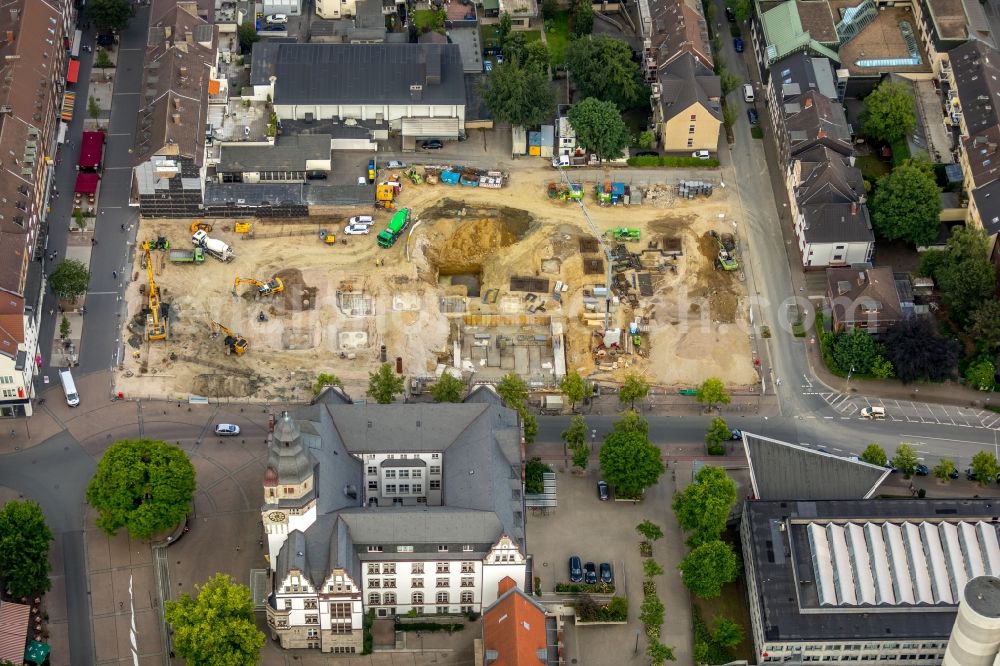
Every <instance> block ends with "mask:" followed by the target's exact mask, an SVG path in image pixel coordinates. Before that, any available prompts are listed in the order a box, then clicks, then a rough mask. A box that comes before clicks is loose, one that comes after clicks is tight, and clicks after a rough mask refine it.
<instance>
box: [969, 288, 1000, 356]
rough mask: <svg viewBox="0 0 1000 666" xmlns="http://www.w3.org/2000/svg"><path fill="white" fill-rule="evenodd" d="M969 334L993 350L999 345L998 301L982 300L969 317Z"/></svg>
mask: <svg viewBox="0 0 1000 666" xmlns="http://www.w3.org/2000/svg"><path fill="white" fill-rule="evenodd" d="M970 321H971V324H970V326H969V335H970V336H972V337H973V338H974V339H976V340H978V341H979V342H981V343H983V344H984V345H986V347H987V348H988V349H990V350H993V351H995V350H996V349H997V347H1000V301H998V300H995V299H990V300H988V301H984V302H983V303H981V304H980V305H979V307H978V308H976V310H975V311H974V312H973V313H972V316H971V317H970Z"/></svg>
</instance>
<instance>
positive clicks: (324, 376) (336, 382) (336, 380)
mask: <svg viewBox="0 0 1000 666" xmlns="http://www.w3.org/2000/svg"><path fill="white" fill-rule="evenodd" d="M327 386H339V387H341V388H343V387H344V382H342V381H340V377H338V376H337V375H332V374H330V373H328V372H321V373H320V374H319V375H317V377H316V383H314V384H313V395H319V394H320V393H322V392H323V389H325V388H326V387H327Z"/></svg>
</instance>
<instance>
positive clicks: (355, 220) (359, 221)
mask: <svg viewBox="0 0 1000 666" xmlns="http://www.w3.org/2000/svg"><path fill="white" fill-rule="evenodd" d="M348 223H350V224H351V225H352V226H363V225H367V226H371V225H373V224H375V218H374V217H372V216H371V215H357V216H355V217H352V218H351V219H350V220H348Z"/></svg>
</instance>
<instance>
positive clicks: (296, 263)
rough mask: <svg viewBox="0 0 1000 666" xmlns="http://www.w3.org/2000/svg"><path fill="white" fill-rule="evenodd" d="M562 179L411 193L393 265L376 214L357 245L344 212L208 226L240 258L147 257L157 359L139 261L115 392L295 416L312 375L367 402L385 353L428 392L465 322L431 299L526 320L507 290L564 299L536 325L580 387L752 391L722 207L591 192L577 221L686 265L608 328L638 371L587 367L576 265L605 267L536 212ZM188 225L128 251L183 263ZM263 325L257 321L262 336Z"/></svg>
mask: <svg viewBox="0 0 1000 666" xmlns="http://www.w3.org/2000/svg"><path fill="white" fill-rule="evenodd" d="M555 176H556V173H555V172H554V171H553V170H552V169H550V168H546V167H542V166H538V167H529V168H524V169H519V170H518V171H517V172H515V173H514V174H512V177H511V182H510V184H509V186H508V187H505V188H504V189H502V190H489V189H479V188H465V187H449V186H445V185H427V184H423V185H419V186H414V185H411V184H409V183H407V184H406V185H405V186H404V189H403V192H402V193H401V196H400V198H399V200H398V204H399V205H400V206H403V207H408V208H410V209H411V211H412V213H413V215H412V220H413V222H411V233H410V237H409V239H408V241H405V240H404V239H401V240H400V242H398V243H397V244H396V245H395V246H394V247H393V248H392V249H390V250H382V249H380V248H378V247H377V246H376V244H375V237H374V236H375V233H377V232H378V230H380V229H381V228H382V226H383V225H384V223H385V222H386V221H387V220H388V218H389V217H390V213H388V212H385V211H379V212H377V213H376V225H375V227H374V229H373V233H372V234H371V235H367V236H346V235H343V233H342V232H343V227H344V223H345V219H344V218H345V217H346V216H348V215H351V214H357V213H358V211H350V210H345V211H344V216H343V217H341V216H331V217H328V218H315V217H313V218H309V219H307V220H291V221H279V220H256V221H254V227H255V228H254V238H252V239H250V238H246V237H243V236H242V235H240V234H236V233H234V232H233V231H232V229H233V222H234V221H232V220H230V221H219V220H213V221H212V224H213V225H214V229H213V231H212V234H211V235H212V236H213V237H217V238H221V239H222V240H224V241H226V242H227V243H229V244H230V245H231V246H232V247H233V248H234V250H235V252H236V255H237V258H236V259H235V260H234V261H232V262H230V263H222V262H219V261H217V260H215V259H214V258H211V257H209V258H206V261H205V263H204V264H201V265H192V264H172V263H170V262H169V261H168V259H167V253H166V252H160V251H154V252H152V253H151V258H152V263H153V269H154V274H155V280H156V283H157V285H158V286H159V288H160V292H161V299H162V300H163V301H164V302H166V303H169V304H170V309H171V313H170V316H169V337H168V339H167V340H166V341H165V342H146V341H145V340H144V332H143V327H142V325H141V322H142V321H144V317H143V316H142V309H143V307H144V305H145V304H146V298H145V295H144V294H145V290H146V282H147V278H146V269H145V268H144V267H143V266H142V259H143V257H142V252H139V253H138V254H139V256H137V260H136V265H135V267H134V269H133V271H134V272H133V278H134V279H133V281H132V282H131V283H130V286H129V288H128V290H127V293H126V298H127V300H128V304H129V314H130V316H132V315H137V316H136V317H134V318H133V319H132V320H131V321H132V322H133V325H132V327H131V332H130V333H127V334H126V336H127V340H128V346H127V350H128V351H129V353H128V354H126V358H125V359H124V362H123V364H122V367H121V371H120V372H119V373H118V380H117V386H118V390H120V391H124V392H126V393H128V394H130V395H140V396H146V395H149V396H163V395H169V396H173V395H177V396H186V395H188V394H192V393H193V394H198V395H205V396H208V397H218V398H222V397H230V398H252V399H258V400H277V399H282V400H288V399H292V400H295V399H300V400H301V399H306V398H307V397H308V396H309V387H310V385H311V383H312V381H313V380H314V379H315V377H316V375H317V374H318V373H320V372H332V373H334V374H336V375H337V376H339V377H340V378H341V379H342V380H343V381H344V383H345V384H346V385H347V387H348V389H349V391H350V392H352V393H353V394H355V395H357V396H361V395H363V393H364V390H363V388H361V387H363V386H364V385H365V384H366V382H367V376H368V372H369V371H371V370H373V369H374V368H375V366H376V364H377V363H378V361H379V357H380V347H381V346H382V345H384V346H385V348H386V357H387V358H388V360H389V361H394V360H395V359H396V358H399V359H401V364H402V367H403V371H404V372H405V373H406V374H408V375H416V376H433V375H434V374H435V373H436V372H437V371H439V370H440V368H441V364H442V363H450V360H451V353H452V351H451V350H452V341H453V339H454V336H455V335H456V334H457V331H458V330H459V326H460V324H461V321H462V319H461V317H462V315H461V314H457V315H456V314H451V315H446V314H442V312H441V306H440V299H441V298H442V297H445V296H459V297H461V296H465V295H466V294H467V293H468V289H469V288H470V287H471V288H473V289H474V288H475V285H476V282H478V284H479V288H480V291H481V293H482V294H486V293H487V291H488V290H489V289H497V290H498V292H499V298H498V299H497V301H496V302H495V303H489V304H487V303H483V300H482V299H481V298H478V297H469V298H468V301H467V305H466V309H467V312H468V313H471V314H476V313H483V312H494V313H495V312H500V311H503V312H507V313H509V312H511V310H512V309H513V310H514V311H516V310H517V308H522V310H523V307H525V305H526V303H525V302H524V300H523V298H522V297H523V294H518V293H511V291H510V278H511V277H512V276H519V277H543V278H546V279H549V280H550V282H551V284H555V281H556V280H559V281H562V282H563V283H565V284H566V285H567V291H565V292H563V293H562V294H561V296H562V305H558V304H556V303H555V302H554V301H552V300H551V298H549V301H548V304H547V306H546V315H548V316H551V317H552V319H553V321H560V320H561V321H563V322H564V323H565V330H566V350H567V365H568V367H570V368H576V369H578V370H579V371H580V372H581V373H583V374H585V375H587V376H591V377H594V378H596V379H606V380H611V381H613V380H615V379H620V378H621V377H622V376H623V375H624V373H625V372H628V371H637V372H640V373H641V374H644V375H645V376H646V377H647V378H648V379H649V380H650V381H651V382H652V383H655V384H663V385H667V386H689V385H692V384H695V383H697V382H699V381H701V380H703V379H704V378H706V377H709V376H717V377H721V378H723V379H724V380H725V381H726V382H727V383H728V384H730V385H731V386H746V385H751V384H753V382H754V381H755V378H754V372H753V367H752V362H751V358H750V349H749V341H748V335H747V330H746V323H745V320H746V308H745V300H746V299H745V289H744V285H743V283H742V282H741V277H742V275H741V273H740V272H739V271H735V272H731V273H727V272H723V271H719V270H716V269H715V268H714V265H713V264H714V257H715V252H716V251H717V246H716V245H715V240H714V239H713V238H711V237H710V236H708V235H707V234H708V232H709V231H710V230H713V229H714V230H717V231H720V232H722V231H731V229H732V227H731V222H732V220H733V218H732V217H731V213H730V206H731V205H732V204H733V203H734V202H731V201H730V200H729V192H728V191H727V190H719V189H717V190H716V194H715V195H714V196H713V197H711V198H709V199H695V200H680V201H673V200H672V198H669V199H665V200H662V201H661V202H660V203H659V204H657V205H653V202H647V203H644V205H642V206H631V207H628V208H624V207H606V208H601V207H598V206H597V205H596V202H595V201H594V196H593V185H594V184H593V183H586V186H587V198H586V203H587V209H588V211H589V212H590V215H591V218H592V219H593V221H594V223H595V225H596V226H597V227H598V229H600V230H605V229H609V228H612V227H618V226H628V227H635V228H638V229H640V230H641V232H642V242H640V243H630V244H628V247H629V249H630V250H632V251H634V252H641V251H642V250H643V249H645V248H646V247H647V243H648V241H649V240H651V239H661V238H663V237H674V238H679V239H680V240H681V243H682V246H683V252H684V255H683V256H682V257H680V258H679V259H678V260H677V261H676V272H673V271H671V270H669V264H666V265H665V266H662V268H665V269H666V270H661V271H656V270H653V271H651V273H650V274H651V278H652V285H653V289H654V293H653V296H651V297H648V298H643V299H641V300H640V302H639V306H638V307H632V306H630V305H629V304H628V303H623V304H618V305H616V306H615V307H614V309H613V312H612V315H613V326H619V327H627V325H628V323H629V322H632V321H639V322H640V329H641V330H642V331H643V344H642V354H626V355H619V356H618V357H617V358H616V359H615V361H616V362H611V360H610V359H608V358H603V359H600V362H598V361H596V360H595V358H594V355H593V354H592V347H593V344H594V341H595V337H594V331H595V328H594V327H593V326H588V325H587V324H586V322H585V321H584V313H585V309H584V292H585V290H587V289H592V288H593V287H594V286H603V284H604V275H603V271H601V272H599V273H597V274H585V272H584V263H585V260H594V259H601V255H600V254H581V245H580V240H581V238H592V237H593V236H592V234H591V233H590V231H589V227H588V225H587V222H586V220H585V218H584V216H583V214H582V212H581V211H580V208H579V207H578V206H577V205H576V204H573V203H563V202H559V201H552V200H550V199H548V198H547V196H546V194H545V190H546V184H547V183H548V182H549V181H551V180H553V179H554V177H555ZM189 224H190V221H187V222H182V221H169V222H166V221H145V222H143V223H142V226H141V229H140V233H139V238H140V240H145V239H148V238H152V237H156V236H166V237H167V238H168V239H169V240H170V242H171V246H172V248H174V249H185V250H186V249H188V248H190V246H191V243H190V235H191V234H190V231H189V228H188V227H189ZM320 229H325V230H331V231H334V232H335V233H336V234H337V240H338V243H337V244H336V245H333V246H329V245H326V244H324V243H323V242H322V241H320V239H319V231H320ZM345 240H346V243H344V241H345ZM645 263H646V262H645V259H644V265H645ZM238 276H239V277H251V278H256V279H259V280H265V281H266V280H268V279H270V278H271V277H272V276H278V277H280V278H281V279H282V281H283V282H284V284H285V291H284V292H283V293H280V294H276V295H272V296H265V297H259V296H258V295H257V290H256V288H255V287H254V286H253V285H249V284H244V285H241V286H240V287H239V289H238V290H236V295H234V293H233V291H234V290H233V281H234V279H235V278H236V277H238ZM540 296H544V295H540ZM501 308H502V310H501ZM261 313H263V315H264V316H265V317H266V321H261V320H259V318H258V317H259V315H260V314H261ZM591 318H592V317H591ZM213 321H214V322H218V323H221V324H222V325H224V326H226V327H229V328H230V329H231V330H232V331H233V332H236V333H239V334H240V335H242V336H244V337H246V339H247V340H248V342H249V351H248V352H247V353H246V354H244V355H242V356H235V355H227V354H226V353H225V345H224V344H223V341H222V339H223V337H224V336H221V335H220V336H217V337H213V328H212V322H213ZM216 330H217V329H216ZM352 389H353V390H352Z"/></svg>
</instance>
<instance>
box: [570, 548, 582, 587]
mask: <svg viewBox="0 0 1000 666" xmlns="http://www.w3.org/2000/svg"><path fill="white" fill-rule="evenodd" d="M569 582H571V583H582V582H583V565H581V564H580V556H579V555H574V556H573V557H571V558H569Z"/></svg>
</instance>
